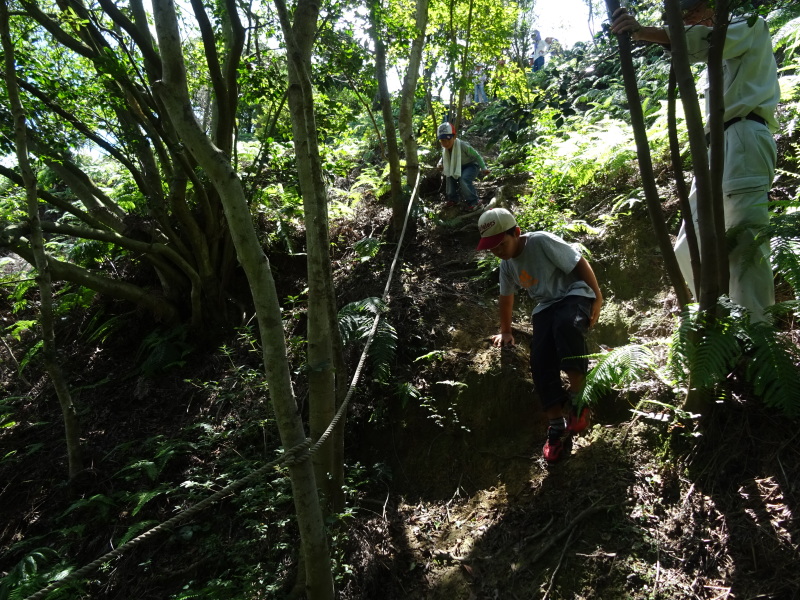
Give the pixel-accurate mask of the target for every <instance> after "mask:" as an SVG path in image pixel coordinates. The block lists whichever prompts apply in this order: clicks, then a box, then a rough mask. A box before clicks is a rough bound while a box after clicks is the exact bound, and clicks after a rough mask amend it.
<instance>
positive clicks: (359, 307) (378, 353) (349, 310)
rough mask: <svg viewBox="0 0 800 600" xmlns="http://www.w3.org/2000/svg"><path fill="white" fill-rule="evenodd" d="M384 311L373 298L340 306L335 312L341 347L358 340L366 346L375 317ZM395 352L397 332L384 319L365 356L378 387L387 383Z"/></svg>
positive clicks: (378, 299)
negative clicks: (336, 313)
mask: <svg viewBox="0 0 800 600" xmlns="http://www.w3.org/2000/svg"><path fill="white" fill-rule="evenodd" d="M385 310H386V305H385V304H384V303H383V301H382V300H381V299H380V298H375V297H372V298H365V299H364V300H358V301H356V302H351V303H350V304H346V305H345V306H343V307H342V308H341V310H340V311H339V333H340V335H341V337H342V343H343V344H344V345H345V346H348V345H350V344H355V343H356V342H359V341H361V340H363V341H364V343H366V339H367V336H369V332H370V331H371V330H372V324H373V322H374V320H375V316H376V315H378V314H380V313H382V312H384V311H385ZM396 349H397V331H396V330H395V328H394V327H392V325H391V324H390V323H389V322H388V321H387V320H386V319H385V318H381V319H380V321H379V322H378V329H377V330H376V331H375V337H374V338H373V340H372V345H371V346H370V348H369V352H368V354H367V358H369V361H370V364H371V366H372V372H373V374H374V376H375V379H376V381H378V382H379V383H388V381H389V376H390V373H391V364H392V361H393V360H394V355H395V350H396Z"/></svg>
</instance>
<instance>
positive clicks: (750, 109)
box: [611, 0, 780, 321]
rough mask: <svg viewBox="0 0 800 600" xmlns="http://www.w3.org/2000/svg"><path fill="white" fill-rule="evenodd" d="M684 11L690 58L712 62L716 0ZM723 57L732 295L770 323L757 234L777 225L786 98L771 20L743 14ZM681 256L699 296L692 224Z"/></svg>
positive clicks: (765, 258) (767, 271)
mask: <svg viewBox="0 0 800 600" xmlns="http://www.w3.org/2000/svg"><path fill="white" fill-rule="evenodd" d="M681 8H682V9H683V11H684V17H683V19H684V21H683V22H684V25H685V26H686V42H687V45H688V53H689V60H690V61H692V62H705V61H706V60H707V59H708V51H709V45H710V44H709V39H710V35H711V30H712V28H713V26H714V22H713V21H714V9H713V8H711V7H710V6H709V2H708V0H681ZM612 17H613V21H612V23H611V31H612V32H613V33H616V34H622V33H628V32H629V33H630V34H631V38H632V39H633V40H637V41H644V42H654V43H657V44H663V45H667V46H668V45H669V44H670V39H669V31H668V30H667V29H663V28H661V27H643V26H642V25H641V24H640V23H639V22H638V21H637V20H636V19H635V18H634V17H633V16H631V15H630V14H628V12H627V11H626V10H625V8H620V9H618V10H617V11H616V12H615V13H614V15H613V16H612ZM722 61H723V74H724V89H725V94H724V106H725V113H724V115H723V123H724V125H723V127H724V129H725V159H724V165H723V179H722V187H723V204H724V211H725V229H726V230H729V231H730V230H731V229H733V228H737V230H741V231H740V233H739V234H738V236H737V238H736V244H735V246H734V247H733V249H732V250H731V251H730V254H729V256H728V262H729V265H730V289H729V294H730V297H731V299H732V300H733V301H734V302H736V304H739V305H741V306H743V307H745V308H746V309H747V310H748V311H750V315H751V320H752V321H765V320H766V315H765V309H766V308H767V307H768V306H771V305H772V304H774V303H775V287H774V282H773V275H772V267H771V265H770V261H769V244H768V243H767V242H764V244H762V245H761V246H760V247H759V248H758V251H757V252H753V250H752V242H753V239H754V234H755V230H754V229H753V228H754V227H758V226H761V225H765V224H767V223H768V222H769V214H768V210H767V202H768V201H769V189H770V187H771V186H772V180H773V177H774V175H775V162H776V158H777V151H776V147H775V140H774V139H773V137H772V132H774V131H777V129H778V122H777V121H776V119H775V108H776V107H777V105H778V100H779V98H780V87H779V85H778V68H777V65H776V63H775V56H774V55H773V53H772V40H771V39H770V35H769V28H768V26H767V23H766V21H764V19H762V18H761V17H757V18H756V19H755V21H754V23H753V25H752V27H751V26H750V25H749V24H748V19H747V18H746V17H741V18H740V17H735V18H734V19H733V20H732V22H731V23H730V24H729V25H728V30H727V33H726V35H725V46H724V48H723V54H722ZM706 98H708V93H707V91H706ZM706 117H708V106H706ZM707 128H708V124H706V129H707ZM689 201H690V204H691V206H692V213H694V212H695V206H696V203H697V195H696V191H695V186H694V185H692V192H691V195H690V198H689ZM694 218H695V222H696V217H694ZM675 254H676V256H677V258H678V263H679V264H680V267H681V272H682V273H683V276H684V278H685V279H686V281H687V283H688V284H689V288H690V289H691V291H692V294H693V295H694V296H695V298H696V297H697V294H696V290H695V289H694V281H693V277H692V268H691V263H690V260H689V250H688V246H687V243H686V226H685V224H684V225H683V226H682V227H681V230H680V232H679V233H678V239H677V241H676V243H675Z"/></svg>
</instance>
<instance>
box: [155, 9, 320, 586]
mask: <svg viewBox="0 0 800 600" xmlns="http://www.w3.org/2000/svg"><path fill="white" fill-rule="evenodd" d="M153 9H154V17H155V23H156V32H157V35H158V40H159V43H160V46H161V49H162V58H163V77H162V83H161V85H159V86H157V92H158V94H159V99H160V100H161V101H162V102H163V103H164V105H165V107H166V109H167V112H168V113H169V115H170V116H171V117H172V119H173V120H174V123H175V124H176V127H177V131H178V133H179V134H180V139H181V142H182V143H183V144H184V145H185V147H186V149H187V150H188V152H189V153H190V154H191V155H192V156H193V157H194V159H195V160H196V161H197V163H198V164H199V165H200V166H201V167H202V168H203V170H204V171H205V173H206V175H207V176H208V177H209V179H210V180H211V182H212V185H213V186H214V189H215V191H216V192H217V193H218V194H219V197H220V198H221V199H222V206H223V208H224V211H225V217H226V219H227V221H228V224H229V227H230V232H231V236H232V239H233V243H234V245H235V247H236V253H237V256H238V258H239V262H240V263H241V265H242V268H243V269H244V271H245V274H246V276H247V279H248V282H249V284H250V290H251V293H252V297H253V302H254V304H255V307H256V316H257V320H258V325H259V333H260V336H261V343H262V348H263V353H264V357H263V358H264V369H265V371H266V377H267V383H268V386H269V393H270V398H271V401H272V406H273V408H274V410H275V416H276V421H277V424H278V430H279V433H280V437H281V442H282V444H283V446H284V447H285V448H286V449H289V448H292V447H294V446H297V445H298V444H301V443H303V442H304V440H305V434H304V431H303V423H302V421H301V419H300V414H299V410H298V407H297V402H296V400H295V397H294V391H293V389H292V382H291V373H290V370H289V363H288V359H287V354H286V344H285V339H284V331H283V322H282V319H281V310H280V304H279V301H278V295H277V290H276V288H275V282H274V280H273V278H272V273H271V271H270V266H269V260H268V259H267V257H266V255H265V254H264V252H263V250H262V248H261V244H260V242H259V240H258V236H257V235H256V231H255V228H254V226H253V222H252V219H251V216H250V210H249V207H248V205H247V202H246V199H245V196H244V190H243V187H242V184H241V181H240V179H239V177H238V175H237V173H236V171H235V170H234V169H233V166H232V164H231V160H230V157H229V156H228V155H226V154H225V153H223V152H222V151H221V150H220V149H219V148H218V147H217V146H215V145H214V144H213V143H212V142H211V140H210V139H209V138H208V136H207V135H206V133H205V132H204V131H203V129H202V128H201V126H200V123H199V122H198V121H197V119H196V118H195V115H194V112H193V110H192V105H191V102H190V99H189V93H188V87H187V81H186V71H185V66H184V62H183V56H182V49H181V39H180V33H179V29H178V20H177V15H176V8H175V5H174V3H173V2H172V0H156V1H155V2H153ZM289 473H290V476H291V481H292V494H293V499H294V505H295V510H296V512H297V521H298V525H299V530H300V539H301V545H302V553H303V557H304V559H305V561H304V564H305V567H306V569H305V579H306V591H307V594H308V597H309V598H311V599H313V600H331V599H332V598H333V578H332V575H331V569H330V553H329V550H328V543H327V537H326V532H325V526H324V522H323V518H322V509H321V506H320V502H319V496H318V493H317V486H316V479H315V477H314V470H313V467H312V465H311V463H310V462H309V461H307V460H304V461H301V462H298V463H295V464H291V465H290V466H289Z"/></svg>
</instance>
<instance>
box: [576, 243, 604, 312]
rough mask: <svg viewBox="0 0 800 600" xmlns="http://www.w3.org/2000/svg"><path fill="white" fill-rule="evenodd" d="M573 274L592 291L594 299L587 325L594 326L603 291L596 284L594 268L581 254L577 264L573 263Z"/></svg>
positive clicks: (601, 302) (601, 303) (600, 306)
mask: <svg viewBox="0 0 800 600" xmlns="http://www.w3.org/2000/svg"><path fill="white" fill-rule="evenodd" d="M572 272H573V273H575V275H577V277H578V279H582V280H583V281H585V282H586V285H588V286H589V287H590V288H592V291H593V292H594V295H595V299H594V302H593V303H592V316H591V318H590V319H589V327H592V326H594V324H595V323H597V319H599V318H600V309H601V308H602V306H603V293H602V292H601V291H600V286H599V285H598V284H597V277H595V275H594V270H592V266H591V265H590V264H589V262H588V261H587V260H586V259H585V258H583V257H582V256H581V258H580V260H579V261H578V264H577V265H575V268H574V269H573V270H572Z"/></svg>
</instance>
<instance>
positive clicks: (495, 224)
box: [476, 208, 517, 250]
mask: <svg viewBox="0 0 800 600" xmlns="http://www.w3.org/2000/svg"><path fill="white" fill-rule="evenodd" d="M516 226H517V220H516V219H515V218H514V215H512V214H511V213H510V212H509V211H507V210H506V209H505V208H493V209H491V210H487V211H486V212H484V213H483V214H482V215H481V218H480V219H478V231H480V233H481V241H480V242H479V243H478V247H477V248H476V250H491V249H492V248H494V247H495V246H497V244H499V243H500V242H502V241H503V236H504V235H505V233H506V231H508V230H509V229H511V228H512V227H516Z"/></svg>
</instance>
